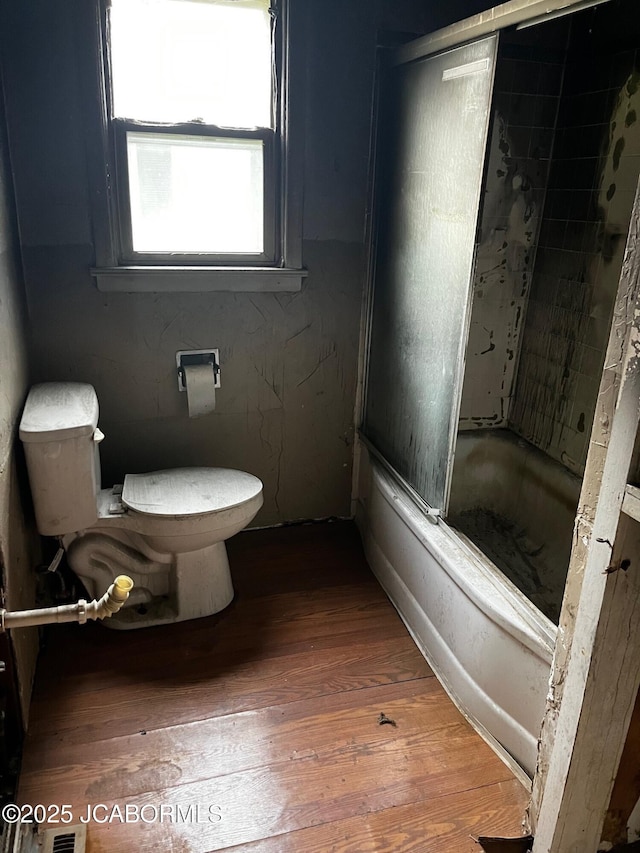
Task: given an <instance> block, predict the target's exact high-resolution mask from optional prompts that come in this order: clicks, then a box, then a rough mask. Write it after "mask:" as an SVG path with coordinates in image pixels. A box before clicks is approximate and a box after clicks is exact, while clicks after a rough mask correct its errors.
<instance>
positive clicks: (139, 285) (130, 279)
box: [90, 266, 307, 293]
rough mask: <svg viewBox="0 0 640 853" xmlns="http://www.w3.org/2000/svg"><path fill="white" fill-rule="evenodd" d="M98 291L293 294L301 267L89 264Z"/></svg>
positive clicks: (301, 276) (299, 283) (301, 275)
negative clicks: (110, 265) (114, 265)
mask: <svg viewBox="0 0 640 853" xmlns="http://www.w3.org/2000/svg"><path fill="white" fill-rule="evenodd" d="M90 272H91V275H92V276H93V277H94V278H95V280H96V286H97V288H98V290H102V291H107V292H112V293H113V292H118V293H207V292H212V291H225V290H226V291H232V292H234V293H239V292H240V293H241V292H247V293H266V292H280V293H283V292H286V293H297V292H298V291H300V290H302V280H303V279H304V278H305V277H306V275H307V271H306V270H304V269H290V268H285V269H281V268H279V267H169V266H156V267H151V266H148V267H147V266H121V267H92V268H91V270H90Z"/></svg>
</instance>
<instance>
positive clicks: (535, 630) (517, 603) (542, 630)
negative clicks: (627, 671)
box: [369, 454, 558, 665]
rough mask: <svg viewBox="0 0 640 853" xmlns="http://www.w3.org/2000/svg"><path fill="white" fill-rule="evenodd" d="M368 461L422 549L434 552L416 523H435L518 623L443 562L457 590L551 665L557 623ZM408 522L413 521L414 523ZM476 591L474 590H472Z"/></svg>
mask: <svg viewBox="0 0 640 853" xmlns="http://www.w3.org/2000/svg"><path fill="white" fill-rule="evenodd" d="M369 465H370V467H371V471H372V476H373V477H376V478H377V479H378V480H379V482H381V483H382V484H383V486H384V488H382V489H381V490H380V491H381V494H382V495H383V497H384V498H385V500H386V501H387V503H388V504H389V506H390V507H391V508H392V509H393V510H394V512H396V513H397V514H398V515H399V516H400V517H401V518H402V519H403V520H404V521H406V522H409V524H408V526H409V527H410V528H411V530H412V532H413V534H414V535H415V536H416V537H417V538H418V539H419V540H420V542H421V544H422V545H424V547H425V548H426V550H427V551H428V552H429V553H430V554H431V555H432V556H433V557H434V558H435V557H436V556H437V555H436V553H435V552H434V548H433V545H432V543H431V542H430V541H429V539H428V538H427V537H426V536H424V535H423V534H422V533H421V531H420V526H422V525H424V524H425V523H426V524H433V525H437V527H438V528H439V529H440V530H441V532H442V533H444V534H445V536H447V538H448V539H449V542H450V543H451V544H452V545H453V546H454V547H456V548H459V549H460V550H462V551H463V553H464V554H465V556H466V557H467V559H469V560H470V561H471V562H472V563H473V565H474V567H475V568H476V569H477V570H478V571H479V572H480V574H482V575H483V576H484V578H485V580H487V581H488V582H489V583H490V585H491V586H492V587H493V588H494V590H495V591H496V593H497V596H498V597H500V596H502V597H503V598H504V599H506V600H507V602H508V603H509V605H510V609H511V610H512V611H515V612H516V614H517V616H518V617H519V620H520V624H518V623H516V624H515V625H514V622H513V621H511V620H509V619H507V618H506V617H505V615H504V613H503V612H502V611H501V610H500V609H499V608H498V607H497V606H496V599H495V598H493V599H492V598H490V597H489V596H488V595H486V594H484V591H479V592H480V594H478V595H477V596H471V595H470V591H469V585H468V584H465V582H464V577H463V576H462V574H461V573H460V572H456V571H455V567H454V566H453V565H449V564H448V563H447V564H446V565H445V566H444V567H443V568H444V570H445V571H446V572H447V574H448V575H449V577H450V578H451V580H452V581H453V582H454V583H455V584H456V586H457V587H458V588H459V589H460V591H461V592H462V593H463V594H464V595H465V596H466V597H467V598H469V599H470V600H472V601H473V602H474V603H475V604H476V605H477V606H478V608H479V609H480V610H482V612H483V613H484V614H485V616H487V617H488V618H489V619H491V621H493V622H495V623H496V624H497V625H499V626H500V627H501V628H503V629H504V630H506V631H508V632H509V633H511V634H514V631H515V636H516V637H517V639H518V640H520V642H522V644H523V645H524V646H526V647H527V648H528V649H529V651H531V652H533V653H534V654H538V655H540V656H542V657H544V658H545V660H547V661H548V663H549V665H551V661H552V658H553V652H554V648H555V643H556V637H557V631H558V628H557V626H556V625H554V624H553V622H552V621H551V620H550V619H548V618H547V617H546V616H545V615H544V614H543V613H542V612H541V611H540V610H539V609H538V608H537V607H536V606H535V604H533V603H532V602H531V601H529V599H528V598H527V597H526V595H525V594H524V593H523V592H521V591H520V590H519V589H518V587H517V586H516V585H515V584H514V583H512V581H510V580H509V578H508V577H507V576H506V575H505V574H504V573H503V572H502V571H501V570H500V569H499V568H498V567H497V566H496V564H495V563H494V562H493V561H492V560H490V559H489V557H487V555H486V554H485V553H484V552H483V551H482V550H481V549H480V548H479V547H478V546H477V545H475V543H473V542H472V541H471V540H470V539H469V538H468V537H467V536H465V534H464V533H462V532H461V531H459V530H457V529H456V528H455V527H452V526H451V525H450V524H448V523H447V521H446V519H445V518H444V517H443V516H438V517H437V518H434V517H433V516H432V515H426V514H425V513H424V512H423V511H422V509H421V507H420V506H419V505H418V504H417V503H416V502H415V501H414V499H413V495H412V494H411V492H410V491H409V489H406V488H405V487H404V484H403V482H402V478H401V477H400V476H394V474H392V472H391V471H390V470H389V468H388V467H387V466H383V465H381V464H380V463H379V461H378V459H377V458H376V457H375V456H374V455H373V454H369ZM409 488H410V487H409ZM398 491H399V492H400V494H401V495H402V497H403V498H404V500H403V501H400V500H398V498H397V496H395V495H396V493H397V492H398ZM411 522H417V524H416V523H411ZM476 592H478V591H477V590H476Z"/></svg>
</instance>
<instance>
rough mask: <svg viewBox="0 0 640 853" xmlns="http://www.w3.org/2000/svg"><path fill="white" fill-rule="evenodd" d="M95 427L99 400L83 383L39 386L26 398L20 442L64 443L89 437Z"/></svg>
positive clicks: (90, 386)
mask: <svg viewBox="0 0 640 853" xmlns="http://www.w3.org/2000/svg"><path fill="white" fill-rule="evenodd" d="M97 425H98V398H97V396H96V392H95V389H94V387H93V385H89V384H87V383H86V382H42V383H41V384H39V385H34V386H33V387H32V388H31V390H30V391H29V394H28V396H27V402H26V403H25V405H24V411H23V413H22V419H21V421H20V438H21V440H22V441H25V442H30V441H34V442H36V441H39V442H43V441H63V440H67V439H70V438H77V437H79V436H82V435H91V434H92V433H93V432H94V431H95V428H96V426H97Z"/></svg>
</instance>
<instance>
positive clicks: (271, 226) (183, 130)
mask: <svg viewBox="0 0 640 853" xmlns="http://www.w3.org/2000/svg"><path fill="white" fill-rule="evenodd" d="M128 132H135V133H148V134H149V135H150V137H151V136H153V135H155V134H156V133H157V134H159V135H170V134H175V135H176V136H190V137H192V138H200V139H206V138H208V137H213V138H216V139H220V138H225V139H241V140H242V139H247V140H248V139H251V140H255V139H259V140H261V141H262V143H263V146H264V148H263V187H262V190H263V204H262V213H263V217H262V223H263V246H264V249H263V251H262V252H260V253H247V252H245V253H243V254H234V253H233V252H226V253H224V254H216V253H213V252H174V251H168V252H137V251H136V250H135V249H134V248H133V229H132V222H131V219H132V217H131V193H130V189H129V188H130V183H129V165H128V163H129V158H128V152H127V133H128ZM276 134H277V131H274V130H272V129H271V128H259V129H256V130H239V129H236V128H223V127H217V126H216V125H212V124H200V123H198V122H186V123H184V124H153V123H151V122H141V121H131V120H129V119H120V118H115V119H112V137H113V142H112V144H113V150H114V153H115V171H116V185H117V187H116V193H115V195H116V205H117V216H118V226H119V234H118V238H119V246H120V258H121V260H122V261H124V262H125V263H131V264H140V265H150V264H160V265H161V264H166V263H167V261H168V260H171V261H172V262H173V263H176V264H185V265H187V266H189V265H201V264H205V265H218V264H220V265H228V266H236V265H240V266H247V267H252V266H265V265H269V264H275V262H276V245H277V242H276V241H277V232H278V229H277V224H278V205H277V201H278V199H277V193H276V183H277V173H278V170H277V166H278V163H277V157H276V156H275V151H276V148H277V145H276V143H277V136H276Z"/></svg>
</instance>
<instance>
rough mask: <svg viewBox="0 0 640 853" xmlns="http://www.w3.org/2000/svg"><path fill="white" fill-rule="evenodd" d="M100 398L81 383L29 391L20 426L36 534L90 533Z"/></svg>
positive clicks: (94, 509) (95, 490) (96, 483)
mask: <svg viewBox="0 0 640 853" xmlns="http://www.w3.org/2000/svg"><path fill="white" fill-rule="evenodd" d="M97 425H98V398H97V396H96V392H95V389H94V388H93V386H92V385H87V384H86V383H83V382H45V383H42V384H41V385H34V386H33V388H31V390H30V391H29V394H28V396H27V402H26V403H25V406H24V411H23V413H22V419H21V421H20V439H21V441H22V442H23V444H24V450H25V456H26V459H27V470H28V472H29V484H30V486H31V496H32V498H33V505H34V509H35V513H36V523H37V525H38V530H39V531H40V533H42V534H43V535H44V536H61V535H63V534H65V533H75V532H76V531H78V530H83V529H84V528H86V527H90V526H91V525H92V524H93V523H94V522H95V521H96V519H97V517H98V510H97V500H96V498H97V493H98V491H99V489H100V463H99V456H98V442H99V441H100V439H101V438H102V434H101V433H100V431H99V430H98V429H97Z"/></svg>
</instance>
